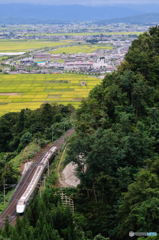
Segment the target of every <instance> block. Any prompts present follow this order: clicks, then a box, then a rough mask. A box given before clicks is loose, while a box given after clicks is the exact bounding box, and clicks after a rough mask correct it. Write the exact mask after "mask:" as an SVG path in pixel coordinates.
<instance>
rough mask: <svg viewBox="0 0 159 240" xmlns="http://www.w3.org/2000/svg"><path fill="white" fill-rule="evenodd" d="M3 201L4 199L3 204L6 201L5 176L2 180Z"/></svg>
mask: <svg viewBox="0 0 159 240" xmlns="http://www.w3.org/2000/svg"><path fill="white" fill-rule="evenodd" d="M3 201H4V204H5V202H6V186H5V178H4V180H3Z"/></svg>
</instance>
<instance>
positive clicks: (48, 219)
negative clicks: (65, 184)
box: [0, 27, 159, 240]
mask: <svg viewBox="0 0 159 240" xmlns="http://www.w3.org/2000/svg"><path fill="white" fill-rule="evenodd" d="M46 108H51V109H52V110H51V111H47V113H48V114H43V113H42V111H44V108H42V109H41V110H40V118H39V117H38V124H39V125H40V126H38V127H35V125H34V114H33V116H32V118H31V120H30V121H29V120H28V119H27V120H26V121H24V115H25V114H26V115H27V114H28V111H30V110H24V111H22V112H21V113H20V114H16V113H15V114H11V115H5V116H4V117H3V118H2V119H1V121H2V123H3V119H5V121H9V122H10V123H9V124H8V126H9V125H12V126H13V125H14V124H13V123H12V121H13V119H14V118H16V125H15V128H14V129H15V130H14V131H15V132H12V131H13V130H11V128H10V127H9V129H8V128H7V127H6V124H4V126H3V128H2V127H1V128H0V134H1V135H2V133H3V135H2V136H4V137H2V138H1V142H0V147H1V148H2V149H3V150H4V152H5V151H14V150H15V149H21V148H22V147H23V146H24V145H23V144H26V142H25V141H24V139H25V138H26V139H27V137H28V136H32V137H33V136H34V137H35V135H38V136H40V135H41V134H43V133H45V134H44V136H45V137H44V139H45V140H50V138H51V136H50V131H49V130H48V129H49V128H50V127H51V126H53V128H54V127H55V126H56V129H59V124H60V123H59V119H60V121H61V119H63V118H64V120H66V121H64V122H67V123H68V122H69V121H68V117H69V116H70V115H71V112H72V109H71V108H70V107H68V108H64V107H63V108H62V109H61V111H60V114H59V115H60V116H61V114H62V113H63V114H62V116H61V118H58V114H55V116H57V117H56V118H54V114H53V111H54V107H51V106H49V105H47V106H46ZM63 109H65V111H64V110H63ZM49 112H50V114H49ZM58 113H59V112H58ZM12 115H13V117H12V118H11V119H12V120H10V117H11V116H12ZM17 119H18V121H17ZM29 119H30V118H29ZM50 119H51V120H50ZM53 119H56V120H53ZM51 121H52V122H51ZM54 121H55V122H54ZM46 122H48V127H46V128H45V129H43V130H39V129H41V128H43V127H44V123H46ZM61 122H62V123H61V124H62V126H63V121H61ZM20 123H23V124H22V125H21V124H20ZM55 124H56V125H55ZM74 124H75V130H76V134H75V135H74V136H73V137H72V139H71V140H70V142H69V148H68V153H67V159H66V161H67V162H69V161H73V162H75V163H77V164H78V177H79V178H80V180H81V184H80V185H79V186H78V187H77V189H74V190H73V191H72V193H71V194H72V195H71V197H72V198H73V200H74V203H75V209H76V211H75V214H72V213H71V212H70V210H69V209H67V208H64V207H63V206H62V205H61V204H60V198H59V195H58V193H57V190H55V189H54V188H53V187H52V185H53V183H52V184H51V182H50V184H49V185H48V187H47V189H46V191H45V192H44V194H43V196H42V197H41V198H40V197H37V199H35V200H34V201H33V203H32V205H31V206H30V207H29V208H28V210H27V212H26V214H25V216H24V217H23V218H22V219H21V220H18V222H17V225H16V227H15V228H12V227H9V226H8V224H7V223H6V227H5V229H4V231H2V233H1V235H2V239H9V240H14V239H16V240H21V239H24V240H25V239H29V240H32V239H35V240H79V239H81V240H92V239H94V240H102V239H103V240H104V239H111V240H128V239H130V238H129V231H134V232H158V233H159V27H153V28H151V29H150V30H149V32H147V33H144V34H142V35H140V36H139V38H138V39H137V40H135V41H134V42H133V43H132V46H131V47H130V49H129V51H128V53H127V55H126V57H125V61H124V62H123V63H122V64H121V66H119V68H118V70H117V71H115V72H113V73H111V74H109V75H107V76H106V77H105V79H104V80H103V82H102V83H101V84H100V85H98V86H97V87H95V88H94V89H93V90H92V91H91V93H90V95H89V97H88V98H87V99H86V100H84V101H83V102H82V104H81V107H80V108H79V109H78V110H77V111H76V119H75V123H74ZM0 126H1V123H0ZM35 129H36V131H35ZM37 129H38V130H37ZM47 130H48V131H47ZM17 133H18V134H17ZM19 133H21V134H20V135H19ZM25 135H27V137H26V136H25ZM16 136H18V140H17V138H16ZM24 136H25V137H24ZM2 139H3V141H2ZM5 139H7V141H6V140H5ZM22 140H23V141H24V142H23V141H22ZM4 142H6V143H7V144H4ZM17 151H18V150H17ZM49 181H51V180H49ZM50 185H51V187H50ZM55 193H56V194H55ZM133 239H136V238H133ZM143 239H145V238H138V240H143ZM146 239H156V240H157V239H158V237H156V238H155V237H153V238H149V237H147V238H146Z"/></svg>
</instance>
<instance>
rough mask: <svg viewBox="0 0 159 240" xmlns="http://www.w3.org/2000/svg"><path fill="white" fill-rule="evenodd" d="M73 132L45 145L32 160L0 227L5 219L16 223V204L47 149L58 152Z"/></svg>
mask: <svg viewBox="0 0 159 240" xmlns="http://www.w3.org/2000/svg"><path fill="white" fill-rule="evenodd" d="M73 132H74V130H73V129H70V130H68V131H67V132H66V133H65V134H64V135H63V136H62V137H60V138H59V139H58V140H56V141H55V142H54V143H52V144H49V145H47V146H46V147H45V148H44V149H42V150H41V151H40V152H39V153H38V154H37V155H36V156H35V158H34V159H33V164H32V165H31V167H30V168H29V169H28V170H27V171H26V173H25V174H24V176H23V177H22V179H21V180H20V182H19V183H18V185H17V187H16V190H15V192H14V194H13V197H12V199H11V201H10V203H9V205H8V207H7V208H6V209H5V211H4V212H3V213H2V214H1V215H0V227H3V226H4V222H5V219H6V218H7V217H8V220H9V222H10V223H12V224H14V222H15V221H16V204H17V202H18V200H19V199H20V197H21V196H22V195H23V193H24V192H25V190H26V189H27V186H28V184H29V183H30V181H31V180H32V177H33V175H34V173H35V171H36V169H37V167H38V164H40V161H41V160H42V158H43V156H44V155H45V154H46V152H48V151H49V149H50V148H51V147H53V146H55V147H57V149H58V151H59V150H60V149H61V147H62V145H63V144H64V143H65V141H66V138H67V137H69V136H71V135H72V134H73Z"/></svg>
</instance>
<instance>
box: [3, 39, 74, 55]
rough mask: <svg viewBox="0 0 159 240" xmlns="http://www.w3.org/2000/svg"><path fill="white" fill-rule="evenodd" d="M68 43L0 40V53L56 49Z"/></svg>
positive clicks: (68, 42)
mask: <svg viewBox="0 0 159 240" xmlns="http://www.w3.org/2000/svg"><path fill="white" fill-rule="evenodd" d="M68 44H70V41H61V42H60V41H59V42H52V41H49V40H0V52H6V53H7V52H26V51H29V50H34V49H38V48H46V47H58V46H65V45H68Z"/></svg>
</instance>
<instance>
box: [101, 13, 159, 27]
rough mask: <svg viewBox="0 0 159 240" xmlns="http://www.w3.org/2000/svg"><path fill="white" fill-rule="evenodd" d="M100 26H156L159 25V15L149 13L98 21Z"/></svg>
mask: <svg viewBox="0 0 159 240" xmlns="http://www.w3.org/2000/svg"><path fill="white" fill-rule="evenodd" d="M97 23H98V24H101V25H103V24H109V23H131V24H143V25H147V24H149V25H155V24H159V13H147V14H143V15H136V16H131V17H125V18H114V19H106V20H102V21H97Z"/></svg>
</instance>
